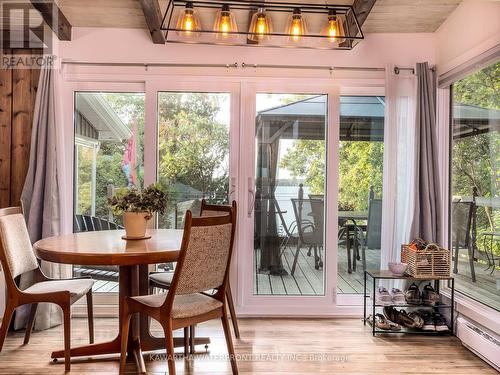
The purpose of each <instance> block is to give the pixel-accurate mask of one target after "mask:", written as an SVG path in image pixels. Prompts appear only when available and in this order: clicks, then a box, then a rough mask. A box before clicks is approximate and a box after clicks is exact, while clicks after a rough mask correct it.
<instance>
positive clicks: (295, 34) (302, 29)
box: [287, 8, 307, 42]
mask: <svg viewBox="0 0 500 375" xmlns="http://www.w3.org/2000/svg"><path fill="white" fill-rule="evenodd" d="M287 34H288V35H290V36H291V39H292V40H293V41H295V42H296V41H298V40H299V39H300V37H301V36H302V35H306V34H307V28H306V23H305V20H304V18H303V17H302V12H301V11H300V9H299V8H295V9H294V10H293V14H292V18H291V19H290V21H289V24H288V28H287Z"/></svg>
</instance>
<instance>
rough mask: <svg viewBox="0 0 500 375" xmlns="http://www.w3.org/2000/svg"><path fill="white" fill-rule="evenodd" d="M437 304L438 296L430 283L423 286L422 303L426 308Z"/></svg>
mask: <svg viewBox="0 0 500 375" xmlns="http://www.w3.org/2000/svg"><path fill="white" fill-rule="evenodd" d="M438 302H439V294H438V293H437V292H436V291H435V290H434V288H433V287H432V285H431V283H429V284H427V285H426V286H424V289H423V290H422V303H423V304H424V305H427V306H434V305H436V303H438Z"/></svg>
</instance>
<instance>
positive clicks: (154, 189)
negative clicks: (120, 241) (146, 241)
mask: <svg viewBox="0 0 500 375" xmlns="http://www.w3.org/2000/svg"><path fill="white" fill-rule="evenodd" d="M108 202H109V205H110V206H111V208H112V209H113V212H114V213H115V214H116V215H121V214H123V225H124V227H125V233H126V239H142V238H145V237H146V226H147V222H148V220H150V219H151V218H152V217H153V214H154V213H155V212H159V213H160V214H163V213H164V212H165V209H166V204H167V194H166V193H165V192H164V191H163V190H162V189H161V187H160V186H159V185H158V184H152V185H150V186H148V187H147V188H145V189H144V190H142V191H141V190H139V189H137V188H135V187H133V188H124V189H118V190H117V191H116V193H115V195H114V196H113V197H112V198H109V199H108Z"/></svg>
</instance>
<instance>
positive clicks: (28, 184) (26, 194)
mask: <svg viewBox="0 0 500 375" xmlns="http://www.w3.org/2000/svg"><path fill="white" fill-rule="evenodd" d="M55 74H57V72H55V71H54V69H42V70H41V72H40V80H39V82H38V91H37V94H36V102H35V108H34V115H33V128H32V134H31V149H30V161H29V167H28V173H27V176H26V181H25V184H24V187H23V192H22V195H21V201H22V203H23V207H24V214H25V218H26V223H27V226H28V232H29V235H30V238H31V241H32V242H35V241H38V240H39V239H41V238H45V237H49V236H53V235H57V234H59V233H60V204H61V199H60V186H59V174H60V173H61V171H59V167H58V165H59V164H58V161H57V158H58V151H59V150H58V148H59V147H60V146H59V145H58V142H57V140H58V139H60V137H59V136H58V132H60V131H61V126H62V124H61V123H60V120H59V115H58V107H59V106H58V104H57V103H56V101H57V97H58V92H57V91H58V90H57V89H56V83H55V77H54V76H55ZM41 267H42V270H43V271H44V273H45V274H46V275H47V276H50V277H52V278H60V277H67V276H70V273H71V270H70V267H68V266H64V265H58V264H52V263H48V262H42V264H41ZM20 283H21V287H23V288H24V287H27V286H29V285H30V284H31V283H32V280H31V275H22V277H21V280H20ZM26 313H27V307H26V308H25V309H24V310H22V309H21V310H19V311H18V312H17V314H16V319H15V327H16V328H21V327H22V326H24V325H25V322H26V315H27V314H26ZM35 319H36V320H35V329H38V330H40V329H46V328H50V327H52V326H55V325H58V324H61V323H62V313H61V310H60V308H59V307H57V306H55V305H52V304H40V305H38V309H37V315H36V318H35Z"/></svg>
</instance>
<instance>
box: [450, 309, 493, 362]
mask: <svg viewBox="0 0 500 375" xmlns="http://www.w3.org/2000/svg"><path fill="white" fill-rule="evenodd" d="M457 337H458V338H459V339H460V340H461V341H462V344H463V345H464V346H465V347H467V348H468V349H469V350H471V351H472V352H473V353H475V354H476V355H478V356H479V357H481V358H482V359H483V360H484V361H486V362H488V363H489V364H490V365H491V366H493V367H494V368H495V369H496V370H497V371H500V340H498V338H495V337H494V336H493V335H492V334H490V333H488V332H486V330H485V329H483V328H482V327H481V326H479V325H477V324H475V323H473V322H471V321H469V320H467V319H465V318H463V317H459V318H458V319H457Z"/></svg>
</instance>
